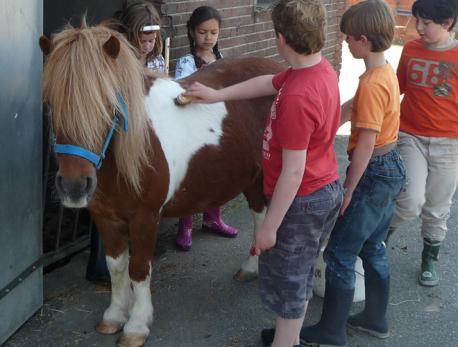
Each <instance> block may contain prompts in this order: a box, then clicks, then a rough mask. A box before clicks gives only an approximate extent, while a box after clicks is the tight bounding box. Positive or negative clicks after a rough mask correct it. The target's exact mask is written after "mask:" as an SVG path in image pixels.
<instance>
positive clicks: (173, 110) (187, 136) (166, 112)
mask: <svg viewBox="0 0 458 347" xmlns="http://www.w3.org/2000/svg"><path fill="white" fill-rule="evenodd" d="M182 92H184V89H183V88H182V87H181V86H180V85H179V84H178V83H177V82H175V81H172V80H168V79H157V80H155V81H154V84H153V86H152V87H151V89H150V92H149V95H148V96H147V97H146V110H147V112H148V116H149V117H150V118H151V120H152V123H153V128H154V131H155V132H156V135H157V136H158V138H159V141H160V142H161V146H162V150H163V151H164V154H165V158H166V160H167V164H168V167H169V173H170V183H169V190H168V193H167V199H166V201H165V202H164V204H165V203H166V202H167V201H169V200H170V198H171V197H172V196H173V194H174V193H175V192H176V190H177V189H178V188H179V187H180V185H181V183H182V182H183V179H184V178H185V176H186V172H187V170H188V166H189V162H190V160H191V159H192V157H193V155H194V154H195V153H196V152H197V151H198V150H199V149H201V148H202V147H204V146H206V145H214V146H218V145H219V141H220V138H221V136H222V134H223V132H222V123H223V120H224V118H225V117H226V115H227V114H228V111H227V109H226V106H225V104H224V103H222V102H220V103H216V104H209V105H203V104H190V105H186V106H176V105H175V103H174V102H173V99H174V98H175V97H177V96H178V95H179V94H181V93H182Z"/></svg>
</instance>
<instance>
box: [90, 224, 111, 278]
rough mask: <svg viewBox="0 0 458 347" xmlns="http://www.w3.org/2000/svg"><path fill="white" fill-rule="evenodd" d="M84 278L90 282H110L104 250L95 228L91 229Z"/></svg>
mask: <svg viewBox="0 0 458 347" xmlns="http://www.w3.org/2000/svg"><path fill="white" fill-rule="evenodd" d="M86 279H87V280H88V281H90V282H102V283H110V273H109V272H108V267H107V262H106V259H105V250H104V249H103V243H102V239H101V238H100V235H99V233H98V232H97V230H95V228H93V229H92V231H91V253H90V255H89V261H88V263H87V267H86Z"/></svg>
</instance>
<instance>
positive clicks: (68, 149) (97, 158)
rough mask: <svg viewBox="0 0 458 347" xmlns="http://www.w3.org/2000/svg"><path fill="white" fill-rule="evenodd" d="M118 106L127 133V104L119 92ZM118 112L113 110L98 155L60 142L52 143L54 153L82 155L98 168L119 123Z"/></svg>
mask: <svg viewBox="0 0 458 347" xmlns="http://www.w3.org/2000/svg"><path fill="white" fill-rule="evenodd" d="M117 98H118V102H119V106H120V107H121V117H122V128H123V129H124V131H125V132H126V133H127V131H128V130H129V125H128V123H127V118H128V115H127V106H126V103H125V102H124V99H123V98H122V96H121V95H120V94H118V95H117ZM118 115H119V112H118V110H116V111H115V115H114V117H113V124H112V125H111V128H110V131H109V132H108V135H107V138H106V139H105V142H104V144H103V146H102V151H101V152H100V154H99V155H97V154H95V153H94V152H92V151H90V150H88V149H85V148H82V147H79V146H74V145H62V144H57V143H56V144H54V152H55V153H56V154H69V155H76V156H78V157H82V158H84V159H87V160H89V161H90V162H91V163H92V164H94V165H95V167H96V168H97V170H98V169H100V167H101V166H102V162H103V159H105V152H106V150H107V148H108V145H109V144H110V141H111V138H112V137H113V133H114V132H115V130H116V129H117V128H118V123H119V117H118Z"/></svg>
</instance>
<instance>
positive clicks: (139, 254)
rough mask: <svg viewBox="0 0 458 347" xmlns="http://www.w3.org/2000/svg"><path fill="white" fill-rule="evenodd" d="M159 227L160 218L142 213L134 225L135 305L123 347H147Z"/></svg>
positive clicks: (120, 342) (131, 266)
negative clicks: (155, 249) (152, 272)
mask: <svg viewBox="0 0 458 347" xmlns="http://www.w3.org/2000/svg"><path fill="white" fill-rule="evenodd" d="M158 228H159V216H154V215H152V214H151V213H146V212H145V213H139V214H138V215H137V216H136V217H135V218H134V220H133V221H132V223H131V225H130V239H131V251H132V252H131V256H130V262H129V277H130V280H131V283H132V290H133V302H132V306H131V308H130V316H129V320H128V321H127V322H126V324H125V325H124V329H123V335H122V336H121V337H120V339H119V340H118V345H119V346H121V347H138V346H143V345H144V343H145V341H146V339H147V337H148V335H149V332H150V326H151V324H152V322H153V305H152V302H151V289H150V283H151V270H152V260H153V252H154V247H155V244H156V238H157V232H158Z"/></svg>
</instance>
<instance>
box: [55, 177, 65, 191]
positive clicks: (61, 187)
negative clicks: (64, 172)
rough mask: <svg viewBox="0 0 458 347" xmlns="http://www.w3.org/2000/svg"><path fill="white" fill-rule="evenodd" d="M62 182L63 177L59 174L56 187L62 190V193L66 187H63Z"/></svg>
mask: <svg viewBox="0 0 458 347" xmlns="http://www.w3.org/2000/svg"><path fill="white" fill-rule="evenodd" d="M62 181H63V178H62V176H61V175H59V174H58V175H57V176H56V187H57V189H58V190H61V191H63V190H64V185H63V182H62Z"/></svg>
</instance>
